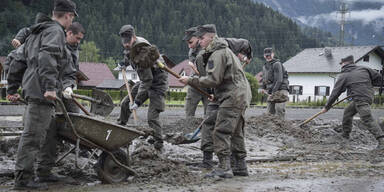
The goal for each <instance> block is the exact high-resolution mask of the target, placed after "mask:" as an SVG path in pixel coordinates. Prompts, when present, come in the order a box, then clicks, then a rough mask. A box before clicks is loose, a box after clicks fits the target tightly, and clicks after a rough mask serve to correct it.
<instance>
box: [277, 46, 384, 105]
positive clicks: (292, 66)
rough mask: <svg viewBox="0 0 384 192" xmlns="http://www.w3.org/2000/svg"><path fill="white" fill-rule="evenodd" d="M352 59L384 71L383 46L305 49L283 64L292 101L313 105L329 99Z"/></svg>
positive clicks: (359, 63)
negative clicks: (345, 64)
mask: <svg viewBox="0 0 384 192" xmlns="http://www.w3.org/2000/svg"><path fill="white" fill-rule="evenodd" d="M348 55H353V57H354V61H355V63H356V65H361V66H367V67H370V68H373V69H376V70H377V71H379V72H381V70H382V69H383V62H384V50H383V49H382V48H381V47H380V46H349V47H327V48H310V49H304V50H303V51H301V52H300V53H299V54H297V55H296V56H294V57H292V58H291V59H289V60H288V61H286V62H285V63H283V65H284V67H285V68H286V70H287V71H288V75H289V78H288V80H289V93H290V100H291V101H292V100H293V98H294V97H295V98H296V100H297V98H299V100H300V101H303V100H311V101H313V100H314V99H316V100H317V99H322V98H323V97H324V96H325V97H328V96H329V95H330V93H331V91H332V89H333V86H334V84H335V82H336V78H337V75H338V73H340V70H341V67H340V64H339V63H340V60H341V59H342V58H344V57H346V56H348ZM344 94H345V93H344ZM341 97H343V95H342V96H341Z"/></svg>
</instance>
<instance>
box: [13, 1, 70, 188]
mask: <svg viewBox="0 0 384 192" xmlns="http://www.w3.org/2000/svg"><path fill="white" fill-rule="evenodd" d="M75 15H77V13H76V5H75V3H73V2H72V1H70V0H57V1H55V8H54V11H53V17H52V20H51V19H50V18H47V20H46V21H45V22H42V23H38V24H36V25H35V26H33V27H32V28H31V34H30V36H29V37H28V38H27V39H26V42H25V45H24V54H25V58H26V65H11V66H10V68H9V72H8V79H7V80H10V81H8V82H9V83H11V84H12V83H15V84H16V86H10V87H9V89H8V90H7V93H8V96H7V98H8V99H9V100H10V101H16V100H18V99H19V98H20V95H18V94H17V89H18V86H17V85H19V86H20V85H21V84H22V88H23V90H22V92H23V96H24V98H25V100H26V101H27V102H28V105H27V108H26V112H25V117H24V118H25V122H24V130H23V134H22V136H21V138H20V142H19V146H18V152H17V158H16V165H15V184H14V189H17V190H23V189H43V188H47V185H46V184H45V183H44V182H49V181H57V179H58V178H57V177H56V175H54V174H53V173H52V172H51V169H52V164H51V162H47V160H46V158H47V156H49V155H51V154H52V153H51V152H49V151H45V150H44V149H45V147H46V146H45V145H47V144H48V143H47V142H46V140H48V138H51V137H55V135H52V134H51V133H52V131H51V130H50V128H51V127H52V126H51V123H54V121H52V119H53V117H54V111H55V109H54V105H55V102H54V101H55V100H56V95H57V93H56V91H59V92H61V91H62V90H65V89H67V88H68V87H73V86H74V85H75V78H76V77H75V75H76V70H75V69H74V68H73V65H71V64H70V62H69V60H70V59H71V57H70V55H68V54H67V52H66V49H65V34H64V29H65V28H68V27H69V26H70V25H71V24H72V20H73V19H74V17H75ZM36 71H39V73H36ZM12 80H13V81H12ZM54 144H55V143H54ZM40 145H41V146H40ZM49 145H52V143H49ZM36 158H37V169H36V174H37V181H38V182H36V181H35V180H34V163H35V159H36ZM53 163H54V162H53Z"/></svg>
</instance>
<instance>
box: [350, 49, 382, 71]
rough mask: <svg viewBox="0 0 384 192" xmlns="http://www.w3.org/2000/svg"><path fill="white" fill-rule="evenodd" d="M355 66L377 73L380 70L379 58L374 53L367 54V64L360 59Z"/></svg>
mask: <svg viewBox="0 0 384 192" xmlns="http://www.w3.org/2000/svg"><path fill="white" fill-rule="evenodd" d="M356 65H361V66H366V67H370V68H372V69H376V70H379V71H380V70H381V69H382V66H381V58H380V57H379V56H378V55H377V54H375V53H370V54H369V62H366V61H363V59H361V60H360V61H359V62H357V63H356Z"/></svg>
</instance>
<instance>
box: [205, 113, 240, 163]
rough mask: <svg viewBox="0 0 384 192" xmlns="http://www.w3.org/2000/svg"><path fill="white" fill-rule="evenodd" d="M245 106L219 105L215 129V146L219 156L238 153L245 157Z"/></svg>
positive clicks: (238, 155) (237, 154) (213, 134)
mask: <svg viewBox="0 0 384 192" xmlns="http://www.w3.org/2000/svg"><path fill="white" fill-rule="evenodd" d="M244 113H245V108H244V109H240V108H234V107H230V108H229V107H219V109H218V112H217V119H216V124H215V128H214V130H213V133H212V136H213V147H214V151H215V153H216V155H217V156H229V155H231V154H234V155H236V156H237V157H238V158H245V157H246V156H247V151H246V149H245V142H244V124H245V121H244Z"/></svg>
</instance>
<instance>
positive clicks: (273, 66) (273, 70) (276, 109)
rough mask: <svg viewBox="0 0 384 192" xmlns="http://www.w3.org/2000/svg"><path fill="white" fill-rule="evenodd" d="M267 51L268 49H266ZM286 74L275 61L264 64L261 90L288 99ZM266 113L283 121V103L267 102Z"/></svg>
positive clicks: (279, 63)
mask: <svg viewBox="0 0 384 192" xmlns="http://www.w3.org/2000/svg"><path fill="white" fill-rule="evenodd" d="M267 49H268V48H267ZM288 86H289V82H288V73H287V71H286V70H285V68H284V66H283V64H281V62H280V61H279V60H277V59H272V60H271V61H269V62H266V63H265V64H264V66H263V80H262V86H261V87H262V88H263V89H265V90H267V91H268V94H269V95H270V96H271V95H273V96H274V95H281V96H283V97H287V98H288ZM267 112H268V113H270V114H275V115H277V116H278V117H280V118H281V119H285V102H279V103H278V102H274V101H272V100H269V99H268V101H267Z"/></svg>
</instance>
